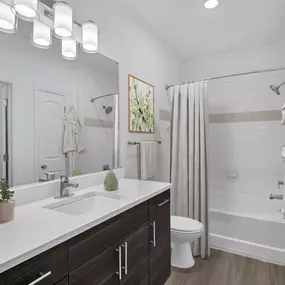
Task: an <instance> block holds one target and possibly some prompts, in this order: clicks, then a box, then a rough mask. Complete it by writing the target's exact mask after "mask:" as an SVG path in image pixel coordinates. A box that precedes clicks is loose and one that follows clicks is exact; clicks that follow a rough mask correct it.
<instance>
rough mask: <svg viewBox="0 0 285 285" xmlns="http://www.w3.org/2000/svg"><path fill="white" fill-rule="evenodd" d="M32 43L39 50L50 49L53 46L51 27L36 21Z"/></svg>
mask: <svg viewBox="0 0 285 285" xmlns="http://www.w3.org/2000/svg"><path fill="white" fill-rule="evenodd" d="M31 43H32V44H33V45H34V46H36V47H38V48H44V49H48V48H50V47H51V44H52V36H51V29H50V27H48V26H46V25H45V24H43V23H41V22H39V21H34V27H33V33H32V36H31Z"/></svg>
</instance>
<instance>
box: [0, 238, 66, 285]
mask: <svg viewBox="0 0 285 285" xmlns="http://www.w3.org/2000/svg"><path fill="white" fill-rule="evenodd" d="M67 275H68V244H67V243H64V244H61V245H59V246H57V247H55V248H53V249H50V250H48V251H46V252H44V253H42V254H40V255H38V256H36V257H34V258H33V259H31V260H29V261H26V262H24V263H22V264H20V265H18V266H16V267H14V268H12V269H10V270H8V271H6V272H4V273H2V274H0V284H1V285H2V284H3V285H4V284H5V285H29V284H30V283H32V282H35V281H36V280H40V281H39V282H38V283H36V284H39V285H54V284H56V283H57V282H58V281H59V280H61V279H63V278H64V277H65V276H67Z"/></svg>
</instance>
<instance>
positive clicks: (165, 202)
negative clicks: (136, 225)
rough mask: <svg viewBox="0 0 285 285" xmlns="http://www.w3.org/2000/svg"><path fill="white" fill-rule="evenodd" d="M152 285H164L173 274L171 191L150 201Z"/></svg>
mask: <svg viewBox="0 0 285 285" xmlns="http://www.w3.org/2000/svg"><path fill="white" fill-rule="evenodd" d="M149 216H150V231H149V232H150V234H149V239H150V284H152V285H164V284H165V282H166V281H167V280H168V278H169V277H170V274H171V245H170V191H167V192H164V193H162V194H160V195H158V196H156V197H154V198H153V199H151V200H150V213H149Z"/></svg>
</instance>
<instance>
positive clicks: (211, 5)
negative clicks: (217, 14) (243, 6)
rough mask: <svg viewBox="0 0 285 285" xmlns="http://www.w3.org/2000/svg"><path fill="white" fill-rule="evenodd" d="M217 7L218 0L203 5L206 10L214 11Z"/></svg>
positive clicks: (210, 0)
mask: <svg viewBox="0 0 285 285" xmlns="http://www.w3.org/2000/svg"><path fill="white" fill-rule="evenodd" d="M218 5H219V0H207V1H206V2H205V4H204V6H205V8H206V9H214V8H216V7H217V6H218Z"/></svg>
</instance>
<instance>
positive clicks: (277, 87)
mask: <svg viewBox="0 0 285 285" xmlns="http://www.w3.org/2000/svg"><path fill="white" fill-rule="evenodd" d="M280 87H281V86H274V85H270V88H271V90H272V91H273V92H275V93H276V94H277V95H280Z"/></svg>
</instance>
